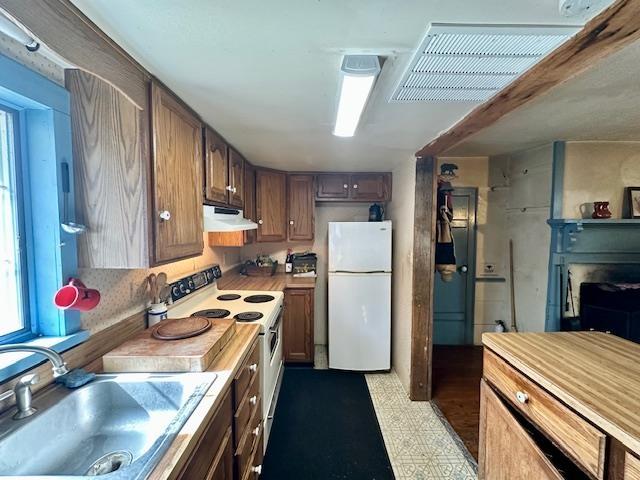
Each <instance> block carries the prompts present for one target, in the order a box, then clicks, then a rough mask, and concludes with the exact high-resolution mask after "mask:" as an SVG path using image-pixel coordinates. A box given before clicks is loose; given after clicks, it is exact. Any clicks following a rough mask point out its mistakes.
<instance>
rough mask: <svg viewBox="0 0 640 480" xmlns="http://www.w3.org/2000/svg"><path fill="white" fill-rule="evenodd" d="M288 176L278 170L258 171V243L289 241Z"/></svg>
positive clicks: (262, 169) (259, 169)
mask: <svg viewBox="0 0 640 480" xmlns="http://www.w3.org/2000/svg"><path fill="white" fill-rule="evenodd" d="M286 199H287V175H286V174H285V173H284V172H278V171H276V170H267V169H264V168H258V169H256V215H257V217H258V233H257V235H258V236H257V238H258V242H284V241H285V240H286V239H287V201H286Z"/></svg>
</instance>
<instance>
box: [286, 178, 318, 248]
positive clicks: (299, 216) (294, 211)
mask: <svg viewBox="0 0 640 480" xmlns="http://www.w3.org/2000/svg"><path fill="white" fill-rule="evenodd" d="M288 184H289V185H288V187H289V188H288V194H287V197H288V199H289V201H288V202H287V203H288V207H289V240H291V241H300V240H313V232H314V210H315V200H314V196H313V175H289V182H288Z"/></svg>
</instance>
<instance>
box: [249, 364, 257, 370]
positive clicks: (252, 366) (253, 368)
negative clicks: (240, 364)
mask: <svg viewBox="0 0 640 480" xmlns="http://www.w3.org/2000/svg"><path fill="white" fill-rule="evenodd" d="M249 371H250V372H257V371H258V364H257V363H252V364H251V365H249Z"/></svg>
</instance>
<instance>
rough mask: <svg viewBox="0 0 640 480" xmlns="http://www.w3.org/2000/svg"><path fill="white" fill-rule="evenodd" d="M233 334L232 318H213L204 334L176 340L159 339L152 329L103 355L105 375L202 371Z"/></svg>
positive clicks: (233, 323)
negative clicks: (108, 373) (115, 373)
mask: <svg viewBox="0 0 640 480" xmlns="http://www.w3.org/2000/svg"><path fill="white" fill-rule="evenodd" d="M235 331H236V321H235V320H234V319H228V318H223V319H215V320H212V326H211V328H210V329H209V330H207V331H206V332H204V333H202V334H200V335H197V336H195V337H191V338H184V339H180V340H159V339H157V338H154V337H153V336H152V329H150V328H149V329H147V330H144V331H143V332H140V333H139V334H138V335H136V336H135V337H133V338H132V339H130V340H127V341H126V342H125V343H123V344H122V345H120V346H119V347H117V348H116V349H115V350H112V351H110V352H109V353H107V354H106V355H105V356H104V357H103V358H102V362H103V369H104V371H105V372H110V373H113V372H146V373H153V372H204V371H205V370H206V369H207V368H208V367H209V365H211V363H212V362H213V361H214V360H215V358H216V356H217V355H218V354H219V353H220V352H221V351H222V349H223V348H224V346H225V345H226V344H227V342H229V340H231V338H232V337H233V335H234V334H235Z"/></svg>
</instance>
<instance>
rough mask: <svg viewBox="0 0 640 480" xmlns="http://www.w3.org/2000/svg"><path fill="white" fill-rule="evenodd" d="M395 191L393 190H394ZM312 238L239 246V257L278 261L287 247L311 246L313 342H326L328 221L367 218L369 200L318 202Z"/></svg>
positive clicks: (282, 261) (303, 247)
mask: <svg viewBox="0 0 640 480" xmlns="http://www.w3.org/2000/svg"><path fill="white" fill-rule="evenodd" d="M394 195H395V192H394ZM315 215H316V217H315V234H314V241H313V242H306V243H305V242H301V243H256V244H253V245H247V246H245V247H243V248H242V260H243V261H244V260H254V259H255V258H256V256H257V255H261V254H265V255H270V256H271V257H272V258H274V259H275V260H278V262H280V263H281V264H284V261H285V258H286V256H287V248H291V249H292V250H293V251H294V252H304V251H305V250H312V251H313V252H315V253H316V254H317V255H318V264H317V268H318V278H317V281H316V291H315V305H314V308H315V312H314V341H315V343H316V345H326V344H327V249H328V239H329V237H328V225H329V222H361V221H367V220H368V218H369V204H368V203H367V204H364V203H359V204H349V203H343V204H335V203H330V204H328V203H318V204H316V213H315Z"/></svg>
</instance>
